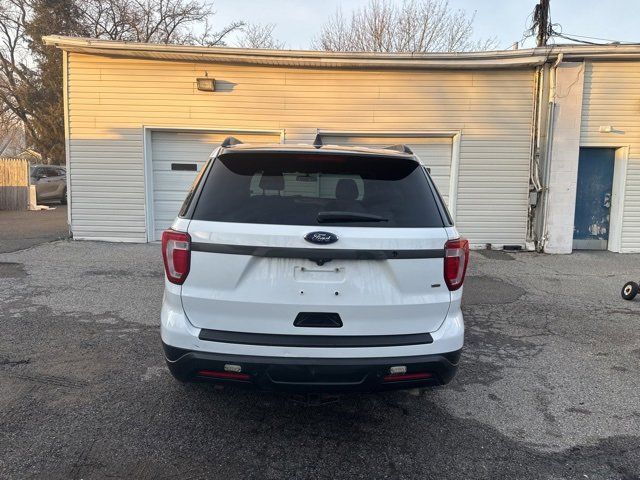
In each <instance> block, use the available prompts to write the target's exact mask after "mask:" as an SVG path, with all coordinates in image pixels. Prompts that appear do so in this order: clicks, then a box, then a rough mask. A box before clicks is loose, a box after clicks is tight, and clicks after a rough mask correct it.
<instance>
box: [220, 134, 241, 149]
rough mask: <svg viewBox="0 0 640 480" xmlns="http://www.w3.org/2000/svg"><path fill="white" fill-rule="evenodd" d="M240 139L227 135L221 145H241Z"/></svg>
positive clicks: (225, 146)
mask: <svg viewBox="0 0 640 480" xmlns="http://www.w3.org/2000/svg"><path fill="white" fill-rule="evenodd" d="M241 144H242V141H241V140H238V139H237V138H236V137H227V138H225V139H224V140H223V141H222V145H221V146H222V147H224V148H227V147H233V146H234V145H241Z"/></svg>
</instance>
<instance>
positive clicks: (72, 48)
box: [43, 35, 640, 69]
mask: <svg viewBox="0 0 640 480" xmlns="http://www.w3.org/2000/svg"><path fill="white" fill-rule="evenodd" d="M43 40H44V42H45V43H46V44H47V45H53V46H56V47H57V48H60V49H62V50H65V51H68V52H77V53H84V54H89V55H102V56H109V57H127V58H140V59H153V60H170V61H190V62H211V63H232V64H253V65H267V66H285V67H313V68H380V69H385V68H393V69H434V68H451V69H483V68H525V67H533V66H537V65H541V64H543V63H545V62H546V61H549V60H555V58H556V57H557V56H558V54H560V53H562V54H563V55H564V59H566V60H569V59H572V60H574V59H575V60H578V59H585V58H601V59H640V45H603V46H592V45H584V46H583V45H580V46H574V45H571V46H550V47H544V48H534V49H523V50H500V51H488V52H460V53H429V54H406V53H405V54H403V53H400V54H397V53H352V52H320V51H310V50H256V49H242V48H229V47H202V46H193V45H164V44H154V43H135V42H120V41H112V40H97V39H90V38H79V37H64V36H58V35H51V36H46V37H43Z"/></svg>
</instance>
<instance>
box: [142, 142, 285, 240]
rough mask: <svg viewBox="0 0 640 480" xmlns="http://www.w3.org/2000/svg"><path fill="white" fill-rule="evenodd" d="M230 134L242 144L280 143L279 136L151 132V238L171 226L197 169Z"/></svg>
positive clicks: (159, 235)
mask: <svg viewBox="0 0 640 480" xmlns="http://www.w3.org/2000/svg"><path fill="white" fill-rule="evenodd" d="M229 135H232V136H235V137H237V138H238V139H240V140H241V141H243V142H245V143H252V144H265V143H279V141H280V136H279V135H275V134H271V135H257V134H247V135H245V134H238V133H235V134H231V133H210V132H177V131H162V130H160V131H154V132H152V133H151V165H152V177H153V178H152V182H151V183H152V187H153V192H152V196H153V232H154V236H153V238H154V239H155V240H159V239H160V238H161V236H162V231H163V230H165V229H166V228H168V227H169V226H171V223H173V220H174V219H175V217H176V216H177V215H178V212H179V210H180V207H181V206H182V203H183V201H184V198H185V197H186V195H187V192H188V190H189V188H190V187H191V185H192V184H193V181H194V180H195V178H196V175H197V174H198V172H199V171H200V170H201V169H202V167H203V166H204V164H205V163H206V161H207V159H208V158H209V156H210V155H211V153H212V152H213V150H214V149H215V148H216V147H217V146H219V145H220V144H221V143H222V141H223V140H224V139H225V138H227V137H228V136H229ZM174 163H187V164H194V165H196V170H195V171H185V170H172V169H171V165H172V164H174Z"/></svg>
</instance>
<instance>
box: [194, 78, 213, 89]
mask: <svg viewBox="0 0 640 480" xmlns="http://www.w3.org/2000/svg"><path fill="white" fill-rule="evenodd" d="M196 81H197V84H198V90H200V91H202V92H215V91H216V79H215V78H209V77H202V78H197V79H196Z"/></svg>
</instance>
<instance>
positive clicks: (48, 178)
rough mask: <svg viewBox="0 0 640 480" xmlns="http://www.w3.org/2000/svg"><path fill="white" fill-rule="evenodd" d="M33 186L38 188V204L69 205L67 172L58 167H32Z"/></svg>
mask: <svg viewBox="0 0 640 480" xmlns="http://www.w3.org/2000/svg"><path fill="white" fill-rule="evenodd" d="M31 185H35V186H36V199H37V201H38V202H51V201H59V202H60V203H62V204H66V203H67V170H66V169H65V168H64V167H60V166H57V165H32V166H31Z"/></svg>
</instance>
